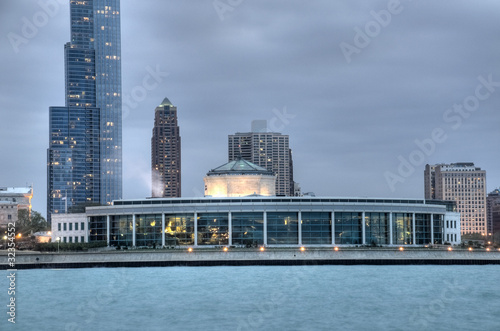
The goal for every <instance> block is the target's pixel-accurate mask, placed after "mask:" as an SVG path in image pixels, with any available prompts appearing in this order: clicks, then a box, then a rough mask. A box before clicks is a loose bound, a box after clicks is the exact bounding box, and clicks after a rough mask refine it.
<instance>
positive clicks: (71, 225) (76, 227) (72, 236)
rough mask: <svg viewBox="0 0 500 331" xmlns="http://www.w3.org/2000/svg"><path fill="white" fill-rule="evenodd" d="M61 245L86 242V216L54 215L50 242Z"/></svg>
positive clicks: (83, 214)
mask: <svg viewBox="0 0 500 331" xmlns="http://www.w3.org/2000/svg"><path fill="white" fill-rule="evenodd" d="M58 238H59V242H61V243H86V242H88V223H87V215H86V214H85V213H82V214H77V213H75V214H54V215H52V224H51V241H52V242H57V241H58Z"/></svg>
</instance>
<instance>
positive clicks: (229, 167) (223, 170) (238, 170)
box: [207, 158, 274, 176]
mask: <svg viewBox="0 0 500 331" xmlns="http://www.w3.org/2000/svg"><path fill="white" fill-rule="evenodd" d="M251 174H253V175H270V176H273V175H274V174H273V172H272V171H270V170H267V169H265V168H263V167H260V166H258V165H256V164H254V163H252V162H249V161H247V160H244V159H242V158H239V159H237V160H234V161H231V162H228V163H226V164H223V165H221V166H220V167H217V168H215V169H212V170H210V171H209V172H208V173H207V176H210V175H251Z"/></svg>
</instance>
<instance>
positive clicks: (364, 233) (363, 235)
mask: <svg viewBox="0 0 500 331" xmlns="http://www.w3.org/2000/svg"><path fill="white" fill-rule="evenodd" d="M361 238H362V241H361V243H362V244H363V245H366V224H365V212H363V214H362V215H361Z"/></svg>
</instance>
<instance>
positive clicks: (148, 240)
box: [135, 214, 161, 247]
mask: <svg viewBox="0 0 500 331" xmlns="http://www.w3.org/2000/svg"><path fill="white" fill-rule="evenodd" d="M135 245H136V246H139V247H140V246H149V247H156V246H161V214H159V215H136V216H135Z"/></svg>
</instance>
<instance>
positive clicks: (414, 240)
mask: <svg viewBox="0 0 500 331" xmlns="http://www.w3.org/2000/svg"><path fill="white" fill-rule="evenodd" d="M412 215H413V218H412V222H411V223H412V225H411V226H412V227H413V245H416V244H417V234H416V233H415V213H413V214H412Z"/></svg>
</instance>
